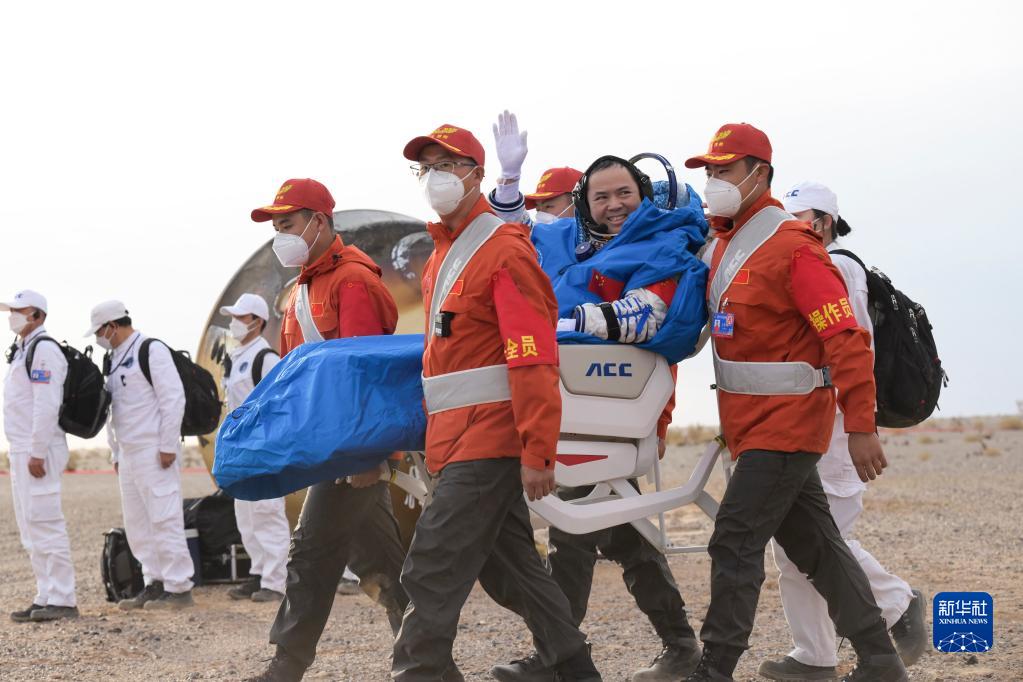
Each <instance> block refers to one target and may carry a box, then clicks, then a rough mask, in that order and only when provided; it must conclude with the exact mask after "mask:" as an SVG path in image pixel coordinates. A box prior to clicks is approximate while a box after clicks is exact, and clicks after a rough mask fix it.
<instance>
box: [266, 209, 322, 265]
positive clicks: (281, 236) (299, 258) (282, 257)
mask: <svg viewBox="0 0 1023 682" xmlns="http://www.w3.org/2000/svg"><path fill="white" fill-rule="evenodd" d="M315 218H316V214H315V213H314V214H313V216H312V218H310V219H309V222H307V223H306V224H305V227H303V228H302V234H300V235H299V234H288V233H286V232H278V233H277V236H275V237H274V244H273V250H274V253H275V254H276V255H277V260H279V261H280V262H281V265H283V266H284V267H286V268H294V267H298V266H299V265H305V262H306V261H307V260H309V245H308V244H306V241H305V239H304V237H305V233H306V230H308V229H309V226H310V225H312V224H313V220H314V219H315Z"/></svg>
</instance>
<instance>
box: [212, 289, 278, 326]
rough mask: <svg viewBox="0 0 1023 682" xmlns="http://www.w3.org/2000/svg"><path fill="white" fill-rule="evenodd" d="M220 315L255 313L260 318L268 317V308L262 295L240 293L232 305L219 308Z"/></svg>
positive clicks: (267, 318)
mask: <svg viewBox="0 0 1023 682" xmlns="http://www.w3.org/2000/svg"><path fill="white" fill-rule="evenodd" d="M220 314H221V315H255V316H256V317H258V318H259V319H261V320H269V319H270V308H269V307H267V305H266V301H264V300H263V297H262V296H258V295H256V294H247V293H246V294H242V295H241V296H239V297H238V300H237V301H235V303H234V305H225V306H221V308H220Z"/></svg>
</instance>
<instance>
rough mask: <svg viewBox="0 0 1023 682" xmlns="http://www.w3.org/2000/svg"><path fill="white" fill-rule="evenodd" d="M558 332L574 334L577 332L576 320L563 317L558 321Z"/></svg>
mask: <svg viewBox="0 0 1023 682" xmlns="http://www.w3.org/2000/svg"><path fill="white" fill-rule="evenodd" d="M558 331H559V332H574V331H575V320H574V319H572V318H570V317H568V318H566V317H562V318H561V319H559V320H558Z"/></svg>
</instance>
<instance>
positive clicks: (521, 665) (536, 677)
mask: <svg viewBox="0 0 1023 682" xmlns="http://www.w3.org/2000/svg"><path fill="white" fill-rule="evenodd" d="M490 674H491V675H492V676H493V678H494V679H495V680H498V681H499V682H554V680H555V677H554V670H553V669H552V668H548V667H547V666H546V665H544V663H543V661H541V660H540V654H538V653H536V652H535V651H534V652H533V653H531V654H529V655H528V656H526V657H525V658H519V659H516V660H514V661H512V662H511V663H507V664H505V665H495V666H494V667H493V668H491V669H490Z"/></svg>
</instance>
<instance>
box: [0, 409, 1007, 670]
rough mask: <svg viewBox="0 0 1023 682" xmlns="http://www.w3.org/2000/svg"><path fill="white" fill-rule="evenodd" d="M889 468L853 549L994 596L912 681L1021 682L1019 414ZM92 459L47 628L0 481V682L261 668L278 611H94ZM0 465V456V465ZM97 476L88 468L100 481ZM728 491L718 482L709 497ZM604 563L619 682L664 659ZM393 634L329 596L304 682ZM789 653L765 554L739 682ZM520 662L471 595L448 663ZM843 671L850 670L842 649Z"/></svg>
mask: <svg viewBox="0 0 1023 682" xmlns="http://www.w3.org/2000/svg"><path fill="white" fill-rule="evenodd" d="M711 435H713V432H712V431H711V430H710V429H700V428H690V429H687V430H684V431H676V432H674V434H673V441H674V444H673V445H672V446H671V448H670V449H669V452H668V455H667V457H666V462H665V467H664V471H665V479H666V481H667V483H669V484H670V483H678V482H681V481H682V480H684V479H685V478H687V477H688V474H689V471H690V470H691V469H692V467H693V465H694V464H695V462H696V460H697V458H698V456H699V454H700V452H701V451H702V450H703V446H702V445H701V444H700V441H705V440H707V439H708V438H709V437H710V436H711ZM883 439H884V441H885V444H886V448H887V453H888V459H889V462H890V466H889V469H888V470H887V471H886V473H885V474H884V476H883V477H881V479H879V480H878V481H877V482H874V483H872V484H871V486H870V489H869V492H868V493H867V496H866V511H865V513H864V515H863V517H862V519H861V521H860V524H859V527H858V538H859V539H860V541H861V542H862V543H863V545H864V546H865V547H867V548H868V549H870V550H872V551H873V553H874V554H875V556H877V557H878V559H880V560H881V562H882V563H883V564H885V565H886V566H887V567H888V568H889V569H890V570H892V571H894V572H895V573H897V574H899V575H901V576H902V577H904V578H905V579H906V580H908V581H909V582H910V583H911V584H912V585H913V586H914V587H916V588H918V589H920V590H922V591H923V592H924V593H925V594H927V595H929V596H933V595H934V594H935V593H937V592H941V591H987V592H990V593H991V594H992V595H993V597H994V600H995V641H994V647H993V649H992V650H991V651H990V652H989V653H985V654H979V655H976V656H973V655H953V654H940V653H937V652H934V651H932V652H930V653H928V654H927V655H925V656H924V658H923V659H921V661H920V662H919V663H918V664H917V665H915V666H914V667H913V668H912V669H911V671H910V676H911V678H912V679H913V680H977V679H984V680H1004V681H1014V680H1021V679H1023V654H1021V653H1019V652H1018V651H1017V650H1016V647H1017V646H1020V645H1021V644H1023V615H1021V614H1023V569H1021V562H1023V529H1021V521H1023V501H1021V496H1020V491H1021V490H1023V468H1021V465H1020V460H1021V456H1023V420H1021V419H1020V418H1018V417H1003V418H998V417H993V418H985V419H954V420H939V421H932V422H928V423H925V424H924V425H923V426H922V427H918V428H917V429H914V430H911V431H900V432H885V433H883ZM104 454H105V453H103V452H102V451H81V452H78V453H76V456H75V457H73V458H72V466H74V467H75V468H76V469H77V470H78V471H76V472H75V473H69V474H67V475H66V476H65V478H64V510H65V514H66V516H67V521H68V529H69V532H70V535H71V543H72V549H73V552H74V562H75V569H76V572H77V578H78V598H79V607H80V610H81V614H82V615H81V617H80V618H78V619H77V620H74V621H66V622H59V623H48V624H18V623H14V622H12V621H10V620H9V619H8V618H7V616H6V612H9V611H13V610H16V609H21V608H24V607H25V606H26V605H27V604H28V603H29V601H30V600H31V598H32V596H33V593H34V582H33V579H32V575H31V572H30V569H29V562H28V558H27V556H26V554H25V552H24V550H23V549H22V548H21V545H20V542H19V539H18V532H17V528H16V526H15V522H14V516H13V511H12V507H11V500H10V495H11V493H10V487H9V486H8V485H7V484H6V483H0V572H2V574H3V575H4V578H5V579H4V580H3V581H0V608H2V609H3V611H4V612H5V613H4V615H3V617H2V618H0V679H4V680H208V679H217V680H233V679H240V678H242V677H245V676H248V675H250V674H254V673H256V672H258V671H260V670H261V669H262V668H263V667H264V666H265V662H266V661H267V660H268V659H269V658H270V657H271V655H272V653H273V651H272V648H271V647H270V646H269V645H268V643H267V631H268V629H269V625H270V622H271V621H272V619H273V617H274V614H275V612H276V606H275V605H267V604H255V603H248V602H246V603H242V602H235V601H231V600H229V599H228V597H227V595H226V591H227V589H228V588H227V586H224V585H217V586H207V587H199V588H196V590H195V600H196V607H195V608H192V609H189V610H185V611H181V612H175V613H164V612H157V613H141V612H131V613H125V612H121V611H118V610H117V609H116V608H115V607H114V605H113V604H110V603H108V602H106V601H105V594H104V591H103V586H102V583H101V579H100V572H99V557H100V551H101V548H102V534H103V531H105V530H107V529H109V528H110V527H112V526H121V525H122V523H121V512H120V502H119V497H118V492H117V484H116V480H115V478H114V474H113V472H112V471H110V470H108V466H109V465H107V464H106V463H105V459H104ZM199 461H200V460H198V458H197V457H196V455H195V454H194V453H192V454H190V456H189V457H188V458H186V461H185V465H186V466H187V467H189V468H188V469H187V470H186V473H185V474H184V475H183V481H184V483H183V485H184V494H185V496H186V497H193V496H199V495H202V494H206V493H210V492H212V491H213V489H214V486H213V483H212V481H211V479H210V477H209V475H208V474H207V473H205V471H204V470H202V469H201V468H199V467H197V465H198V464H199ZM0 462H2V465H0V466H5V465H6V458H5V457H0ZM96 469H98V471H96ZM722 488H723V478H722V476H721V474H720V472H715V474H714V476H713V477H712V478H711V482H710V484H709V490H710V491H711V492H712V494H714V495H715V496H718V495H719V494H720V491H721V489H722ZM667 523H668V528H669V535H670V536H671V538H672V539H673V540H674V541H675V542H677V543H680V544H700V543H704V542H706V539H707V538H708V537H709V533H710V528H711V521H710V519H708V518H707V517H705V516H703V515H702V513H701V512H699V510H697V509H696V508H695V507H693V508H685V509H681V510H678V511H676V512H673V513H672V514H670V515H668V518H667ZM670 563H671V566H672V569H673V571H674V573H675V576H676V579H677V580H678V583H679V585H680V587H681V589H682V592H683V595H684V596H685V598H686V600H687V603H688V607H689V612H690V618H691V620H692V621H693V624H694V626H696V627H698V626H699V624H700V622H701V619H702V617H703V614H704V612H705V610H706V607H707V599H708V576H709V561H708V559H707V557H706V554H703V553H700V554H688V555H680V556H673V557H671V559H670ZM620 575H621V572H620V570H619V569H618V568H617V566H615V565H614V564H611V563H609V562H606V561H601V562H600V563H599V565H598V570H597V573H596V580H595V584H594V589H593V595H592V598H591V600H590V609H589V614H588V616H587V618H586V621H585V623H584V624H583V629H584V631H585V632H586V633H587V634H588V635H589V638H590V640H591V641H592V643H593V654H594V658H595V660H596V662H597V665H598V667H599V668H600V669H601V671H602V672H603V675H604V679H605V680H615V681H618V680H627V679H629V675H630V673H631V672H633V671H634V670H636V669H637V668H640V667H643V666H644V665H646V664H647V663H648V662H649V661H650V660H651V659H652V658H653V657H654V656H655V655H656V654H657V653H658V651H659V650H660V647H659V644H658V642H657V640H656V638H655V636H654V634H653V630H652V628H651V627H650V625H649V624H648V623H647V622H646V621H645V619H644V617H643V616H642V614H641V613H640V612H639V611H638V610H637V609H636V608H635V606H634V604H633V603H632V599H631V597H630V596H629V594H628V593H627V592H626V590H625V587H624V585H623V583H622V581H621V579H620ZM390 645H391V636H390V631H389V629H388V627H387V621H386V619H385V617H384V614H383V612H382V610H380V609H379V608H378V607H377V606H376V605H375V604H373V603H372V602H371V601H370V600H369V599H368V598H366V597H364V596H361V595H359V596H354V597H353V596H349V597H340V596H339V597H338V598H337V600H336V601H335V603H334V609H333V613H332V615H331V620H330V623H329V624H328V626H327V629H326V631H325V633H324V636H323V639H322V640H321V642H320V648H319V657H318V658H317V660H316V663H315V664H314V666H313V667H312V668H311V669H310V670H309V672H308V674H307V676H306V679H313V680H355V681H363V680H369V681H375V680H386V679H388V671H389V663H388V655H389V652H390ZM790 646H791V643H790V639H789V636H788V632H787V627H786V624H785V620H784V617H783V615H782V611H781V606H780V601H779V598H778V589H777V570H776V569H775V568H774V564H773V560H772V559H771V558H770V555H768V558H767V580H766V582H765V583H764V588H763V594H762V597H761V602H760V608H759V611H758V615H757V625H756V630H755V631H754V633H753V637H752V640H751V649H750V650H749V652H748V653H747V654H746V655H745V656H744V657H743V659H742V660H741V662H740V665H739V669H738V670H737V671H736V676H735V677H736V679H737V680H754V679H759V678H758V677H757V675H756V668H757V666H758V665H759V663H760V661H762V660H764V659H765V658H768V657H780V656H781V655H783V654H785V653H787V652H788V651H789V649H790ZM528 651H529V637H528V633H527V632H526V629H525V627H524V626H523V624H522V623H521V622H520V621H519V620H518V619H517V618H516V617H515V616H513V615H511V614H509V613H507V612H505V611H503V610H501V609H500V608H499V607H497V606H495V605H494V604H493V603H492V602H491V601H489V599H488V598H487V597H486V595H484V594H483V592H482V591H481V590H480V589H479V588H478V587H477V589H476V590H475V591H474V592H473V594H472V596H471V597H470V599H469V601H468V603H467V604H466V606H465V608H464V610H463V612H462V620H461V624H460V625H459V636H458V640H457V641H456V643H455V658H456V660H457V661H458V664H459V666H460V667H461V669H462V671H463V673H464V674H465V676H466V679H469V680H486V679H490V676H489V674H488V672H487V671H488V669H489V668H490V666H491V665H493V664H495V663H497V662H503V661H507V660H509V659H511V658H515V657H518V656H520V655H522V654H525V653H527V652H528ZM840 661H841V663H840V665H841V666H843V667H845V668H848V667H850V666H851V665H852V661H853V653H852V649H851V647H850V646H849V645H848V644H846V645H845V646H844V647H843V648H842V650H841V652H840Z"/></svg>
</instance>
